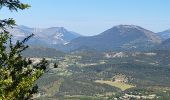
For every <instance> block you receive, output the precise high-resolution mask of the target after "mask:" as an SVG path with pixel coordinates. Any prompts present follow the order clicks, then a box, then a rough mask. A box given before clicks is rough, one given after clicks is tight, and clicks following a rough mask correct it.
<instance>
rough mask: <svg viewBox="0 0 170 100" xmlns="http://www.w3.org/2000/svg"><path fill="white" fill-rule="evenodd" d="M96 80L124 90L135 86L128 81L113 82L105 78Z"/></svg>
mask: <svg viewBox="0 0 170 100" xmlns="http://www.w3.org/2000/svg"><path fill="white" fill-rule="evenodd" d="M95 82H96V83H101V84H108V85H111V86H114V87H117V88H119V89H121V90H122V91H124V90H127V89H130V88H133V87H135V86H134V85H130V84H127V83H122V82H113V81H104V80H96V81H95Z"/></svg>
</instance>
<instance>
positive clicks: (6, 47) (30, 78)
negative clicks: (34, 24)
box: [0, 0, 48, 100]
mask: <svg viewBox="0 0 170 100" xmlns="http://www.w3.org/2000/svg"><path fill="white" fill-rule="evenodd" d="M2 7H7V8H9V10H10V11H18V10H19V9H20V10H23V9H26V8H28V7H30V6H29V5H28V4H23V3H21V2H20V1H19V0H0V8H2ZM13 25H15V21H14V20H13V19H12V18H9V19H4V20H0V100H27V99H30V98H31V97H32V96H33V94H34V93H37V92H38V91H37V90H38V86H37V85H34V82H35V81H36V80H37V79H38V78H39V77H40V76H41V75H42V74H43V73H44V71H45V70H46V66H47V65H48V63H47V61H46V60H45V59H42V61H41V62H40V63H37V64H33V62H32V61H31V60H30V59H29V58H24V57H22V55H21V52H22V51H24V50H25V49H27V48H28V46H27V45H25V43H26V42H27V41H28V40H29V39H30V38H31V37H32V36H33V34H32V35H30V36H28V37H26V38H25V39H24V40H22V41H17V42H16V44H13V42H12V36H11V35H10V34H9V32H8V31H7V30H6V28H7V27H12V26H13Z"/></svg>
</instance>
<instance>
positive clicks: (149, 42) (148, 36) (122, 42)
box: [66, 25, 161, 51]
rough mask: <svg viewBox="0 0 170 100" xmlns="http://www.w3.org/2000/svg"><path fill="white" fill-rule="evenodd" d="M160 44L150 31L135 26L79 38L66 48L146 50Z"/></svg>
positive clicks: (119, 27)
mask: <svg viewBox="0 0 170 100" xmlns="http://www.w3.org/2000/svg"><path fill="white" fill-rule="evenodd" d="M160 43H161V38H160V37H159V36H158V35H157V34H155V33H153V32H152V31H149V30H146V29H144V28H142V27H140V26H135V25H118V26H115V27H112V28H111V29H108V30H106V31H104V32H103V33H101V34H99V35H96V36H89V37H79V38H76V39H74V40H72V41H71V42H70V43H69V44H67V45H66V47H67V48H68V49H69V50H74V49H77V48H80V47H82V46H83V47H84V46H87V47H89V48H93V49H95V50H99V51H108V50H146V49H148V48H151V47H153V46H155V45H158V44H160Z"/></svg>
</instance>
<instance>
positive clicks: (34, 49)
mask: <svg viewBox="0 0 170 100" xmlns="http://www.w3.org/2000/svg"><path fill="white" fill-rule="evenodd" d="M22 54H23V56H25V57H40V58H42V57H50V58H55V57H63V56H64V55H65V54H64V53H63V52H61V51H58V50H56V49H54V48H46V47H41V46H30V47H29V48H28V49H26V50H25V51H23V53H22Z"/></svg>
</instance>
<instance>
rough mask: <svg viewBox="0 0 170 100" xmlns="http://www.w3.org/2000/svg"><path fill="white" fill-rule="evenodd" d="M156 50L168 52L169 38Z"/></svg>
mask: <svg viewBox="0 0 170 100" xmlns="http://www.w3.org/2000/svg"><path fill="white" fill-rule="evenodd" d="M157 49H158V50H170V38H169V39H166V40H165V41H163V42H162V43H161V44H160V45H159V46H158V47H157Z"/></svg>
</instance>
